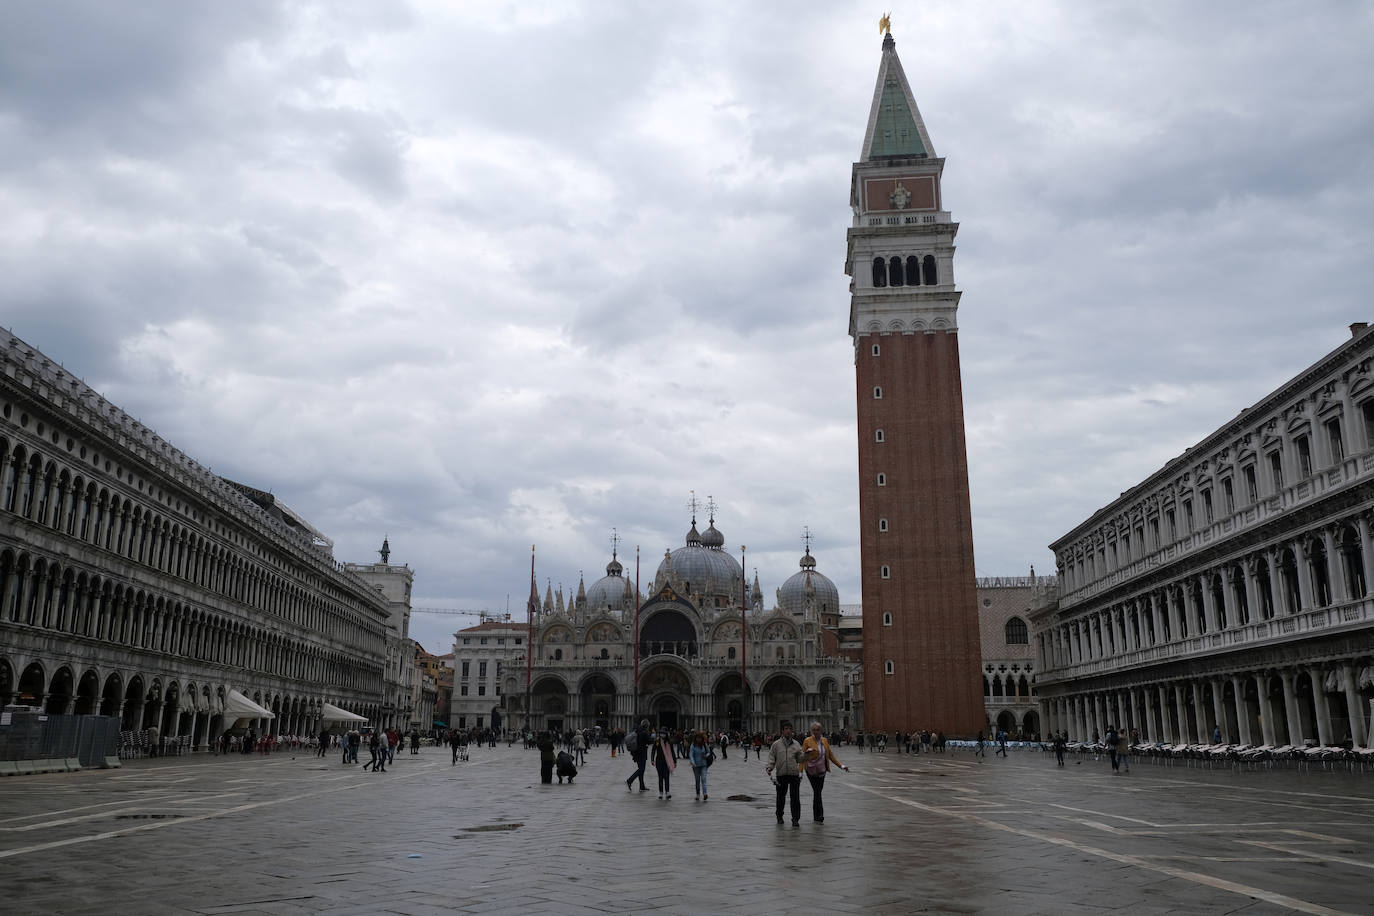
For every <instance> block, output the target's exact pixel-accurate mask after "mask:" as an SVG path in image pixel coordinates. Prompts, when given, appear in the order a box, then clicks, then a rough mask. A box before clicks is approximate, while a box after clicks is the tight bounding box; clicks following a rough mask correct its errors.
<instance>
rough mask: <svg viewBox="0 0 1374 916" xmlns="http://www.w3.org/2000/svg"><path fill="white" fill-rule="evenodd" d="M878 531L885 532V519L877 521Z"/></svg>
mask: <svg viewBox="0 0 1374 916" xmlns="http://www.w3.org/2000/svg"><path fill="white" fill-rule="evenodd" d="M878 530H879V531H886V530H887V519H885V518H880V519H878Z"/></svg>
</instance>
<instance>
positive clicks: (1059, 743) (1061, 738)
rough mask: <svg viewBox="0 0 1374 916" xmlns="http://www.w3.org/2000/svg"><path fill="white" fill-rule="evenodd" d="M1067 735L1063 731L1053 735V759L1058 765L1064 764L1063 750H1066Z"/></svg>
mask: <svg viewBox="0 0 1374 916" xmlns="http://www.w3.org/2000/svg"><path fill="white" fill-rule="evenodd" d="M1068 747H1069V737H1068V735H1066V734H1065V733H1064V732H1060V733H1059V734H1057V735H1055V736H1054V759H1055V762H1056V764H1058V765H1059V766H1061V767H1062V766H1063V765H1064V751H1066V750H1068Z"/></svg>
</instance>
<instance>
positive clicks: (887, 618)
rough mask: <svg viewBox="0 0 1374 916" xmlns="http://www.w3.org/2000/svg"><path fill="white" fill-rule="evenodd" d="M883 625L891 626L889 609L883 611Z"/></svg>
mask: <svg viewBox="0 0 1374 916" xmlns="http://www.w3.org/2000/svg"><path fill="white" fill-rule="evenodd" d="M883 626H885V627H890V626H892V612H891V611H884V612H883Z"/></svg>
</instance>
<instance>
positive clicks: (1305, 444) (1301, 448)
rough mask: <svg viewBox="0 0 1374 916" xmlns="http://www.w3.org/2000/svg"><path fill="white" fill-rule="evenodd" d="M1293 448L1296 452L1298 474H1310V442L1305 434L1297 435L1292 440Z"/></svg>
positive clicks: (1303, 475) (1301, 475) (1309, 475)
mask: <svg viewBox="0 0 1374 916" xmlns="http://www.w3.org/2000/svg"><path fill="white" fill-rule="evenodd" d="M1293 448H1294V449H1296V450H1297V453H1298V475H1299V476H1300V477H1311V476H1312V442H1311V440H1309V439H1308V438H1307V436H1298V437H1297V438H1296V439H1294V440H1293Z"/></svg>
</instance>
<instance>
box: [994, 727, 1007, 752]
mask: <svg viewBox="0 0 1374 916" xmlns="http://www.w3.org/2000/svg"><path fill="white" fill-rule="evenodd" d="M998 755H1000V756H1002V757H1005V756H1007V730H1006V729H1005V728H999V729H998V730H997V753H996V754H994V755H993V756H994V757H995V756H998Z"/></svg>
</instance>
